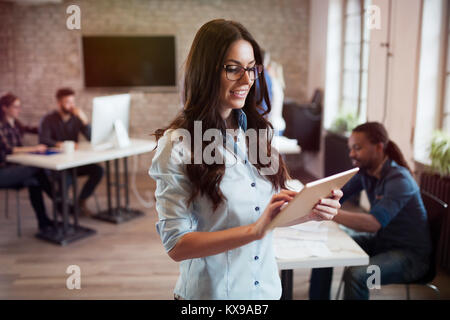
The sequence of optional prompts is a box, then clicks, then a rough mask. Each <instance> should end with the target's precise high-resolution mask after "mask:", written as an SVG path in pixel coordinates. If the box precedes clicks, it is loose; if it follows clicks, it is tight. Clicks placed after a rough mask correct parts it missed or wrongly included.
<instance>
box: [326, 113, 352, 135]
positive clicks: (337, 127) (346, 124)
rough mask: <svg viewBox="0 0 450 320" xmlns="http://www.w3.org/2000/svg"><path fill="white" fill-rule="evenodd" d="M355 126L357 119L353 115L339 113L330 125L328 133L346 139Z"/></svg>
mask: <svg viewBox="0 0 450 320" xmlns="http://www.w3.org/2000/svg"><path fill="white" fill-rule="evenodd" d="M357 125H358V118H357V117H356V116H355V115H354V114H353V113H341V114H339V115H338V116H337V117H336V119H335V120H334V122H333V123H332V125H331V128H330V131H332V132H334V133H337V134H341V135H344V136H346V137H348V136H350V133H351V132H352V130H353V129H354V128H355V127H356V126H357Z"/></svg>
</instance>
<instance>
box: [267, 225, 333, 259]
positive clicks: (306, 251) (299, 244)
mask: <svg viewBox="0 0 450 320" xmlns="http://www.w3.org/2000/svg"><path fill="white" fill-rule="evenodd" d="M273 239H274V248H275V255H276V257H277V258H278V259H299V258H307V257H328V256H330V255H331V251H330V250H329V249H328V247H327V245H326V241H327V239H328V227H327V226H326V225H325V224H324V223H323V222H317V221H310V222H306V223H302V224H298V225H295V226H292V227H285V228H276V229H275V230H274V236H273Z"/></svg>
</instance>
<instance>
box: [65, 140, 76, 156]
mask: <svg viewBox="0 0 450 320" xmlns="http://www.w3.org/2000/svg"><path fill="white" fill-rule="evenodd" d="M63 150H64V153H66V154H72V153H74V151H75V141H70V140H67V141H64V143H63Z"/></svg>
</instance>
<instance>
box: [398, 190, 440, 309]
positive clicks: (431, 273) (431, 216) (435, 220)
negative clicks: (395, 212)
mask: <svg viewBox="0 0 450 320" xmlns="http://www.w3.org/2000/svg"><path fill="white" fill-rule="evenodd" d="M421 194H422V200H423V204H424V205H425V208H426V209H427V215H428V223H429V226H430V234H431V243H432V255H431V261H430V269H429V270H428V272H427V273H426V274H425V275H424V276H423V277H422V278H421V279H419V280H417V281H413V282H410V283H406V284H405V286H406V299H407V300H410V298H411V296H410V290H409V289H410V288H409V286H410V285H412V284H418V285H425V286H427V287H428V288H430V289H432V290H433V291H434V292H435V293H436V295H437V298H438V299H440V291H439V289H438V287H436V286H435V285H433V284H431V282H432V281H433V280H434V278H435V277H436V274H437V267H438V265H437V261H438V260H439V259H438V258H439V257H438V252H439V250H438V249H439V247H438V246H439V240H440V238H441V231H442V226H443V224H442V222H443V220H444V217H445V215H446V214H448V204H447V203H445V202H443V201H442V200H440V199H439V198H437V197H435V196H434V195H432V194H431V193H429V192H426V191H425V190H422V191H421Z"/></svg>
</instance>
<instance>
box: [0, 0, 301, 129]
mask: <svg viewBox="0 0 450 320" xmlns="http://www.w3.org/2000/svg"><path fill="white" fill-rule="evenodd" d="M70 4H77V5H79V6H80V8H81V30H68V29H67V28H66V19H67V17H68V15H67V14H66V8H67V7H68V6H69V5H70ZM308 14H309V0H246V1H241V0H151V1H144V0H126V1H125V0H95V1H94V0H89V1H88V0H85V1H64V2H63V3H61V4H44V5H39V6H23V5H18V4H11V3H8V2H6V3H5V2H0V92H4V91H7V90H11V91H13V92H14V93H16V94H17V95H18V96H19V97H20V98H21V100H22V103H23V110H22V115H21V118H22V119H23V120H24V121H25V122H28V123H38V121H39V119H40V118H41V116H42V115H43V114H45V113H46V112H48V111H49V110H51V109H53V108H54V107H55V101H54V93H55V90H56V89H57V88H58V87H60V86H71V87H73V88H74V89H75V90H76V91H77V97H76V98H77V101H78V104H79V106H80V107H82V108H83V109H84V110H85V111H86V112H87V113H88V114H89V115H90V113H91V110H92V98H93V97H94V96H98V95H108V94H114V93H118V92H117V91H112V90H111V89H96V90H92V89H89V90H87V89H84V88H83V79H82V65H81V54H80V53H81V35H175V37H176V50H177V52H176V57H177V69H178V78H179V79H181V77H182V70H183V63H184V61H185V59H186V56H187V53H188V51H189V48H190V45H191V43H192V40H193V38H194V36H195V33H196V31H197V30H198V28H199V27H200V26H201V25H203V24H204V23H205V22H207V21H209V20H211V19H214V18H226V19H233V20H237V21H239V22H241V23H243V24H244V25H245V26H246V27H247V28H248V29H249V30H250V32H251V33H252V34H253V36H254V37H255V38H256V40H257V41H258V42H259V44H260V45H261V46H262V47H264V48H265V49H267V50H268V51H270V52H271V55H272V57H273V59H274V60H277V61H278V62H280V63H282V64H283V66H284V73H285V80H286V96H287V97H292V98H294V99H297V100H299V101H303V100H305V99H306V98H307V97H306V90H307V76H308V74H307V72H308V70H307V69H308V36H309V18H308ZM130 93H131V95H132V100H131V117H130V135H131V136H133V137H145V136H147V135H148V134H149V133H151V132H153V131H154V130H155V129H157V128H159V127H161V126H163V125H166V124H168V122H169V121H170V120H171V119H172V118H173V117H174V115H175V114H176V113H177V111H178V110H179V108H180V106H181V105H180V94H179V93H178V92H172V93H150V92H143V91H138V90H131V91H130Z"/></svg>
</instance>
